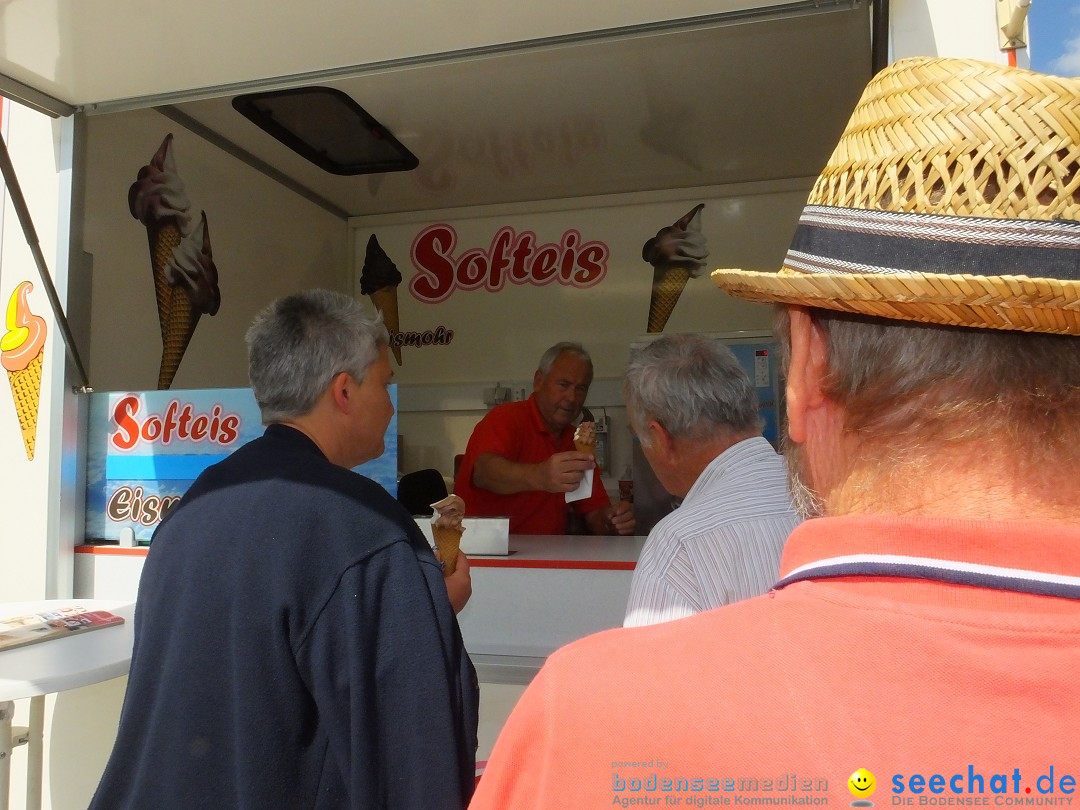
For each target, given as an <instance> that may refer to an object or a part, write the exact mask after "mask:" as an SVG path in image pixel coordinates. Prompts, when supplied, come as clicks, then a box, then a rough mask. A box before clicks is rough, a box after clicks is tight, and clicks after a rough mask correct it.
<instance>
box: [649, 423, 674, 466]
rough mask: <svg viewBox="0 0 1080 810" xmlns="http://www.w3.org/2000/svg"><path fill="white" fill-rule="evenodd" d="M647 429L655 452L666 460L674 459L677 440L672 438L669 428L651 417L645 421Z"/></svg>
mask: <svg viewBox="0 0 1080 810" xmlns="http://www.w3.org/2000/svg"><path fill="white" fill-rule="evenodd" d="M645 430H646V431H647V432H648V434H649V442H650V445H649V446H650V447H651V448H652V449H653V452H654V454H656V455H657V456H658V457H659V458H661V459H663V460H665V461H668V462H671V461H673V460H674V455H675V441H674V439H672V438H671V434H670V433H668V432H667V429H666V428H665V427H664V426H663V425H661V424H660V423H659V422H657V421H656V420H655V419H650V420H649V421H648V422H646V423H645Z"/></svg>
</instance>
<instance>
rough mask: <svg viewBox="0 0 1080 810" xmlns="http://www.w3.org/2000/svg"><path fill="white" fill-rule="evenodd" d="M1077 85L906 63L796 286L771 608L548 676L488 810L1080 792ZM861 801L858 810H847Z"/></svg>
mask: <svg viewBox="0 0 1080 810" xmlns="http://www.w3.org/2000/svg"><path fill="white" fill-rule="evenodd" d="M1077 98H1080V80H1077V79H1058V78H1055V77H1047V76H1042V75H1040V74H1035V73H1031V72H1029V71H1025V70H1018V69H1010V68H1006V67H1003V66H1000V65H993V64H986V63H981V62H975V61H970V60H960V59H909V60H902V61H899V62H897V63H895V64H894V65H892V66H890V67H888V68H886V69H885V70H884V71H883V72H882V73H880V74H879V75H878V76H877V77H876V78H875V79H874V80H873V81H872V82H871V83H870V85H869V86H868V87H867V89H866V91H865V93H864V95H863V98H862V100H861V102H860V103H859V105H858V107H857V108H856V109H855V112H854V114H853V116H852V118H851V121H850V123H849V125H848V128H847V130H846V131H845V133H844V135H843V137H842V138H841V141H840V143H839V145H838V146H837V148H836V150H835V151H834V153H833V155H832V157H831V158H830V160H829V162H828V164H827V166H826V167H825V170H824V172H823V173H822V175H821V177H820V178H819V180H818V182H817V184H816V185H815V186H814V189H813V191H812V192H811V194H810V198H809V200H808V203H807V206H806V208H805V209H804V211H803V215H802V217H801V219H800V221H799V225H798V228H797V230H796V233H795V237H794V240H793V242H792V246H791V249H790V250H789V252H788V254H787V257H786V259H785V261H784V266H783V268H782V269H781V270H780V271H779V272H778V273H764V272H760V273H755V272H748V271H738V270H718V271H716V272H715V273H714V274H713V278H714V280H715V281H716V282H717V284H718V285H719V286H721V287H722V288H723V289H725V290H726V291H728V292H729V293H731V294H734V295H736V296H739V297H743V298H748V299H751V300H757V301H774V302H778V303H779V304H780V305H781V310H780V313H779V318H778V329H777V332H778V339H779V340H780V342H781V345H782V347H783V348H784V350H785V351H784V354H785V356H786V365H787V368H786V387H787V414H788V420H787V432H788V439H789V448H788V453H789V460H790V462H791V464H790V466H791V468H792V471H793V486H794V491H795V493H796V494H797V496H798V498H797V500H798V501H799V503H801V505H802V511H804V512H805V513H806V514H807V515H808V516H809V517H811V518H812V519H809V520H806V521H804V522H803V523H802V524H800V526H799V527H797V528H796V529H795V530H794V532H793V533H792V534H791V536H790V538H789V540H788V542H787V545H786V547H785V549H784V553H783V557H782V561H781V570H780V580H779V582H778V583H777V584H776V585H775V586H774V588H773V590H771V591H770V592H769V593H768V594H765V595H763V596H759V597H756V598H753V599H748V600H745V601H743V602H738V603H735V604H732V605H728V606H726V607H721V608H717V609H715V610H712V611H707V612H705V613H700V614H698V615H696V616H692V617H689V618H686V619H680V620H677V621H673V622H668V623H664V624H659V625H654V626H650V627H643V628H634V629H619V630H612V631H608V632H605V633H600V634H597V635H594V636H591V637H589V638H587V639H583V640H581V641H579V642H576V643H574V644H571V645H569V646H567V647H565V648H563V649H561V650H558V651H556V652H555V653H554V654H553V655H551V656H550V657H549V658H548V660H547V662H546V663H545V665H544V667H543V669H542V670H541V672H540V674H539V675H538V676H537V677H536V678H535V679H534V681H533V682H532V684H531V685H530V686H529V688H528V690H527V691H526V692H525V694H524V696H523V697H522V699H521V701H520V702H519V704H518V705H517V707H516V708H515V710H514V712H513V714H512V715H511V717H510V719H509V720H508V721H507V724H506V726H505V728H504V729H503V731H502V734H501V735H500V737H499V740H498V741H497V743H496V745H495V748H494V751H493V752H492V755H491V758H490V760H489V762H488V766H487V770H486V772H485V774H484V776H483V778H482V779H481V780H480V785H479V789H478V791H477V793H476V796H475V797H474V800H473V802H472V803H471V804H470V808H472V810H487V809H488V808H493V809H494V808H498V810H502V809H503V808H515V809H518V808H534V807H551V808H563V807H573V808H594V807H612V806H616V807H630V806H639V805H643V806H644V805H656V806H662V807H669V806H681V807H708V806H720V805H732V806H733V807H732V810H737V808H735V807H734V805H783V804H790V805H814V806H824V805H829V806H831V807H837V806H847V805H848V804H849V803H850V804H851V805H853V806H859V807H864V806H870V805H875V804H876V805H877V806H878V807H895V806H901V807H909V806H910V807H916V808H917V807H920V806H939V807H940V806H945V805H948V806H953V807H956V806H961V805H963V806H969V805H975V806H984V807H987V808H1008V807H1012V806H1029V805H1061V806H1067V805H1069V804H1073V803H1074V802H1075V800H1076V799H1077V798H1078V797H1076V795H1075V792H1076V788H1077V783H1078V782H1080V757H1078V756H1077V752H1078V751H1080V724H1077V723H1076V722H1075V719H1076V716H1077V712H1078V711H1080V674H1078V673H1080V506H1078V504H1080V129H1078V127H1077V125H1076V110H1077V101H1076V100H1077ZM853 799H854V800H853Z"/></svg>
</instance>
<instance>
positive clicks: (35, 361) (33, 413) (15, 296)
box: [0, 281, 48, 461]
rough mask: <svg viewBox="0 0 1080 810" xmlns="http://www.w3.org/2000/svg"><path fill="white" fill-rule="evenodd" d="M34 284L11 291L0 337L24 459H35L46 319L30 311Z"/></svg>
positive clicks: (2, 357) (20, 286)
mask: <svg viewBox="0 0 1080 810" xmlns="http://www.w3.org/2000/svg"><path fill="white" fill-rule="evenodd" d="M32 289H34V285H33V284H31V283H30V282H29V281H24V282H22V283H21V284H19V285H18V286H17V287H16V288H15V290H14V291H13V292H12V293H11V298H10V299H9V300H8V305H7V311H6V313H5V316H4V326H5V327H6V329H7V331H6V332H5V333H4V336H3V337H2V338H0V363H2V365H3V366H4V370H5V371H7V374H8V382H9V383H10V384H11V395H12V396H13V397H14V398H15V411H16V413H17V414H18V416H19V427H20V428H21V429H22V438H23V446H24V447H25V448H26V458H27V459H28V460H29V461H33V460H34V444H35V442H36V438H37V423H38V402H39V401H40V399H41V366H42V360H43V358H44V355H45V335H46V333H47V331H48V330H47V329H46V326H45V320H44V319H43V318H39V317H38V316H37V315H34V314H33V313H32V312H30V308H29V306H28V305H27V296H28V294H29V293H30V290H32Z"/></svg>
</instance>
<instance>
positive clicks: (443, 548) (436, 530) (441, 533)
mask: <svg viewBox="0 0 1080 810" xmlns="http://www.w3.org/2000/svg"><path fill="white" fill-rule="evenodd" d="M431 508H432V509H434V510H435V514H434V516H433V517H432V519H431V536H432V538H433V539H434V540H435V547H436V548H437V549H438V550H439V556H440V557H441V558H442V561H443V566H444V567H443V574H444V575H445V576H450V575H451V574H452V573H454V569H455V568H457V557H458V551H460V549H461V535H462V532H464V531H465V527H464V526H462V525H461V519H462V518H463V517H465V501H463V500H462V499H461V498H460V497H459V496H457V495H447V496H446V497H445V498H443V499H442V500H441V501H439V502H438V503H433V504H431Z"/></svg>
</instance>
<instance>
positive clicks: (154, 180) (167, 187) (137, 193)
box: [128, 133, 191, 342]
mask: <svg viewBox="0 0 1080 810" xmlns="http://www.w3.org/2000/svg"><path fill="white" fill-rule="evenodd" d="M172 140H173V136H172V134H171V133H170V134H168V135H166V136H165V140H163V141H162V142H161V146H159V147H158V150H157V152H155V153H154V156H153V157H152V158H151V159H150V162H149V163H148V164H147V165H145V166H143V167H142V168H141V169H139V174H138V177H137V178H136V180H135V182H134V183H132V184H131V188H129V189H128V209H129V210H130V211H131V215H132V216H133V217H135V218H136V219H137V220H139V221H140V222H141V223H142V224H143V225H145V226H146V236H147V239H148V241H149V244H150V270H151V272H152V273H153V277H154V292H155V294H156V297H157V308H158V325H159V326H160V328H161V339H162V341H163V342H164V340H165V329H166V322H167V321H168V318H169V306H170V305H171V300H172V293H171V291H170V289H169V284H168V282H167V281H166V279H165V266H166V265H167V264H168V263H169V258H170V257H171V256H172V253H173V251H174V250H175V249H176V247H177V246H178V245H179V244H180V240H181V239H182V238H183V236H184V235H185V234H186V233H187V231H188V230H189V228H190V223H191V218H190V217H189V216H188V213H187V212H188V208H190V206H191V204H190V202H189V201H188V198H187V194H186V193H185V191H184V183H183V181H182V180H181V179H180V176H179V175H178V174H177V173H176V161H175V159H174V157H173V151H172Z"/></svg>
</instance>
